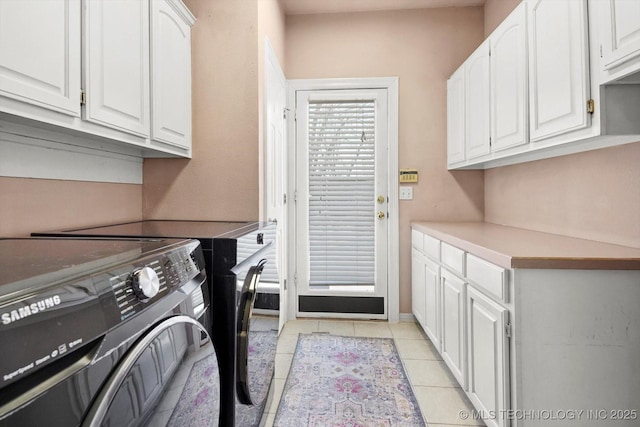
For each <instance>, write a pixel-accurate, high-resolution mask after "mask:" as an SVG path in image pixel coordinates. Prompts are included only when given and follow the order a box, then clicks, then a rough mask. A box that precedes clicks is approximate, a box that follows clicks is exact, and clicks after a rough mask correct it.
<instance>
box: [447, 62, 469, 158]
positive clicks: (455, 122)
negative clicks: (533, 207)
mask: <svg viewBox="0 0 640 427" xmlns="http://www.w3.org/2000/svg"><path fill="white" fill-rule="evenodd" d="M464 121H465V118H464V67H461V68H459V69H458V71H456V72H455V73H453V74H452V75H451V77H450V78H449V80H448V81H447V164H448V165H449V166H451V165H453V164H456V163H460V162H462V161H464V158H465V154H464Z"/></svg>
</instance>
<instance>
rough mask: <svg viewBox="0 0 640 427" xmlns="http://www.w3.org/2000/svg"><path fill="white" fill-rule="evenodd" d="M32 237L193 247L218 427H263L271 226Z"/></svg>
mask: <svg viewBox="0 0 640 427" xmlns="http://www.w3.org/2000/svg"><path fill="white" fill-rule="evenodd" d="M34 235H46V236H85V237H86V236H89V237H101V238H191V239H198V240H199V241H200V243H201V245H202V248H203V251H204V256H205V264H206V270H207V277H208V278H209V291H210V294H211V308H212V321H213V324H214V325H216V327H215V328H214V329H213V330H212V331H211V336H212V338H213V341H214V346H215V349H216V352H217V355H218V363H219V366H220V378H221V393H222V395H221V401H220V425H221V426H225V427H227V426H229V427H230V426H237V427H254V426H259V425H261V424H264V421H265V419H266V415H267V409H268V406H269V404H270V398H271V396H272V384H273V375H274V371H275V355H276V344H277V339H278V331H279V326H280V319H279V313H280V311H279V302H280V288H279V279H278V273H277V270H276V263H275V244H276V242H275V237H276V225H275V224H271V223H260V222H223V221H181V220H147V221H136V222H129V223H123V224H113V225H105V226H99V227H90V228H82V229H74V230H66V231H57V232H47V233H34Z"/></svg>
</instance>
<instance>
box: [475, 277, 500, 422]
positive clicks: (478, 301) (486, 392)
mask: <svg viewBox="0 0 640 427" xmlns="http://www.w3.org/2000/svg"><path fill="white" fill-rule="evenodd" d="M466 305H467V335H468V340H467V357H468V364H467V366H468V370H469V373H468V384H467V387H468V389H467V393H468V396H469V399H471V402H472V403H473V404H474V406H475V407H476V408H478V409H480V410H481V411H482V412H483V413H484V414H485V415H486V419H485V422H486V423H487V425H488V426H496V427H498V426H499V427H503V426H505V425H506V423H505V422H506V419H505V417H502V416H500V415H501V414H504V413H505V410H506V409H507V408H508V403H509V385H508V384H509V383H508V380H509V357H508V354H509V353H508V339H507V336H506V335H507V334H508V333H510V331H509V329H508V328H510V324H509V323H508V321H509V313H508V310H507V309H506V308H504V307H502V306H500V305H498V304H496V303H495V302H493V301H492V300H490V299H489V298H487V297H486V296H484V295H483V294H482V293H480V292H478V291H477V290H475V289H474V288H473V287H472V286H469V287H467V300H466Z"/></svg>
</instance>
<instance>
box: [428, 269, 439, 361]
mask: <svg viewBox="0 0 640 427" xmlns="http://www.w3.org/2000/svg"><path fill="white" fill-rule="evenodd" d="M425 261H426V262H425V275H424V299H425V315H424V331H425V332H426V334H427V336H428V337H429V339H430V340H431V342H432V343H433V345H434V347H435V348H436V349H437V350H438V351H440V266H438V264H436V263H435V262H433V261H430V260H429V259H428V258H427V259H426V260H425Z"/></svg>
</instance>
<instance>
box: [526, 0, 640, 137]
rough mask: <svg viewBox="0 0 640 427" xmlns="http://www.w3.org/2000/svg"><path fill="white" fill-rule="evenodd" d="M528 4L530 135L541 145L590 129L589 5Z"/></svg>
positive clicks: (560, 0)
mask: <svg viewBox="0 0 640 427" xmlns="http://www.w3.org/2000/svg"><path fill="white" fill-rule="evenodd" d="M528 4H529V26H528V27H529V97H530V98H529V99H530V101H529V109H530V116H529V117H530V120H531V121H530V134H531V141H540V140H542V139H545V138H548V137H551V136H555V135H559V134H562V133H566V132H569V131H573V130H577V129H582V128H585V127H587V126H589V125H590V114H589V113H588V112H587V100H588V99H589V47H588V33H587V4H586V0H534V1H531V2H529V3H528ZM638 4H640V2H639V3H638Z"/></svg>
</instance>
